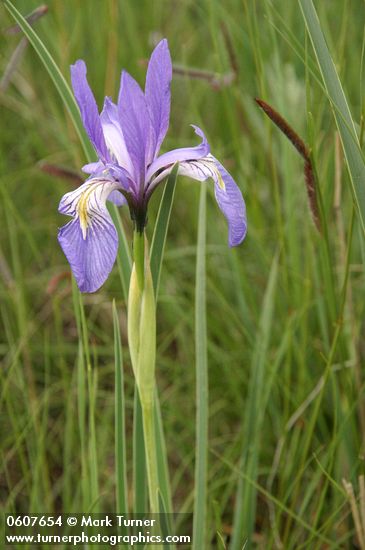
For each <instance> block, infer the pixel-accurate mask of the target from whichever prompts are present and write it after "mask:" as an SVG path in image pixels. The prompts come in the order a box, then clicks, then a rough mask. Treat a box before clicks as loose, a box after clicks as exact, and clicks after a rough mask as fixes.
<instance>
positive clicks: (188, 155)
mask: <svg viewBox="0 0 365 550" xmlns="http://www.w3.org/2000/svg"><path fill="white" fill-rule="evenodd" d="M192 127H193V128H194V130H195V133H196V134H197V135H198V136H200V137H201V138H202V142H201V143H200V144H199V145H197V146H196V147H182V148H181V149H173V150H172V151H169V152H168V153H164V154H163V155H160V156H159V157H158V158H157V159H156V160H155V161H154V162H153V163H152V164H151V166H149V168H148V170H147V174H146V181H147V182H149V181H150V179H151V178H152V176H153V175H154V174H155V173H156V172H157V171H158V170H161V168H167V167H169V166H171V165H173V164H175V162H183V161H188V160H196V159H200V158H203V157H206V156H207V155H208V154H209V151H210V148H209V144H208V141H207V139H206V137H205V135H204V132H203V131H202V130H201V129H200V128H198V126H194V125H193V124H192Z"/></svg>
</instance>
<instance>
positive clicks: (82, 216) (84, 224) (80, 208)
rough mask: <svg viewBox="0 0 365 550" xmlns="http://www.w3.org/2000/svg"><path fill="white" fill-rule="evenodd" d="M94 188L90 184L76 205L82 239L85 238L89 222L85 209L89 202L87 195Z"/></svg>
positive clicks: (88, 195)
mask: <svg viewBox="0 0 365 550" xmlns="http://www.w3.org/2000/svg"><path fill="white" fill-rule="evenodd" d="M96 185H97V184H96ZM94 188H95V184H94V185H93V184H92V185H90V187H89V188H88V189H86V190H85V191H84V192H83V193H82V195H81V197H80V200H79V202H78V205H77V215H78V217H79V220H80V227H81V231H82V237H83V239H84V240H85V239H86V234H87V229H88V227H89V225H90V223H91V218H90V216H89V213H88V211H87V207H88V203H89V197H90V195H91V193H92V192H93V190H94Z"/></svg>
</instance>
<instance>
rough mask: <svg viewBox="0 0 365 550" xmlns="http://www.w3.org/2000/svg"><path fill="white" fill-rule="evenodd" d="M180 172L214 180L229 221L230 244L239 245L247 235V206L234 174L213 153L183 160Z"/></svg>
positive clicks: (217, 196)
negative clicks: (195, 158)
mask: <svg viewBox="0 0 365 550" xmlns="http://www.w3.org/2000/svg"><path fill="white" fill-rule="evenodd" d="M179 174H180V175H183V176H189V177H191V178H194V179H196V180H198V181H205V180H206V179H208V178H212V179H213V180H214V193H215V198H216V200H217V203H218V206H219V208H220V209H221V211H222V212H223V214H224V216H225V218H226V220H227V222H228V243H229V246H237V245H239V244H240V243H241V242H242V241H243V239H244V238H245V236H246V232H247V220H246V206H245V202H244V200H243V197H242V193H241V191H240V189H239V187H238V186H237V184H236V183H235V181H234V179H233V178H232V176H231V175H230V174H229V173H228V172H227V170H226V169H225V168H224V167H223V166H222V164H221V163H220V162H219V161H218V160H217V159H216V158H215V157H213V155H208V156H207V157H206V158H203V159H200V160H196V161H191V162H182V163H181V164H179Z"/></svg>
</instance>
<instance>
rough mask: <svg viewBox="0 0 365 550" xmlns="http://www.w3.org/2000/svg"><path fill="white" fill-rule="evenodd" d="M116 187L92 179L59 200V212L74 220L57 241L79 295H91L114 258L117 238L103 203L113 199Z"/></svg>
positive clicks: (64, 228)
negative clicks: (81, 293)
mask: <svg viewBox="0 0 365 550" xmlns="http://www.w3.org/2000/svg"><path fill="white" fill-rule="evenodd" d="M117 189H118V184H117V183H116V182H113V181H110V180H102V179H98V178H92V179H90V180H88V181H86V182H85V183H84V184H83V185H81V186H80V187H79V188H78V189H76V190H75V191H71V192H70V193H66V195H64V196H63V197H62V199H61V202H60V205H59V212H61V213H62V214H67V215H70V216H73V217H74V219H73V220H72V221H71V222H69V223H68V224H67V225H65V226H64V227H62V228H61V229H60V230H59V233H58V241H59V243H60V245H61V247H62V250H63V252H64V254H65V256H66V258H67V260H68V262H69V264H70V266H71V269H72V272H73V274H74V276H75V279H76V281H77V285H78V287H79V289H80V290H81V292H95V291H96V290H98V289H99V288H100V287H101V285H102V284H103V283H104V282H105V280H106V278H107V277H108V275H109V273H110V271H111V269H112V267H113V265H114V262H115V258H116V255H117V249H118V235H117V232H116V229H115V227H114V225H113V222H112V220H111V217H110V215H109V212H108V210H107V208H106V206H105V201H106V200H107V199H108V198H109V199H112V200H114V199H115V198H116V197H115V193H117Z"/></svg>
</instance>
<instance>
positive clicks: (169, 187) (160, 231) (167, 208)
mask: <svg viewBox="0 0 365 550" xmlns="http://www.w3.org/2000/svg"><path fill="white" fill-rule="evenodd" d="M178 169H179V165H178V163H176V164H175V166H174V167H173V169H172V171H171V174H170V175H169V177H168V179H167V182H166V185H165V189H164V192H163V196H162V200H161V203H160V208H159V210H158V214H157V220H156V225H155V229H154V232H153V237H152V244H151V272H152V280H153V287H154V290H155V296H156V302H157V296H158V287H159V282H160V274H161V266H162V260H163V254H164V250H165V243H166V235H167V230H168V227H169V222H170V215H171V208H172V203H173V201H174V195H175V187H176V178H177V171H178Z"/></svg>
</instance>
